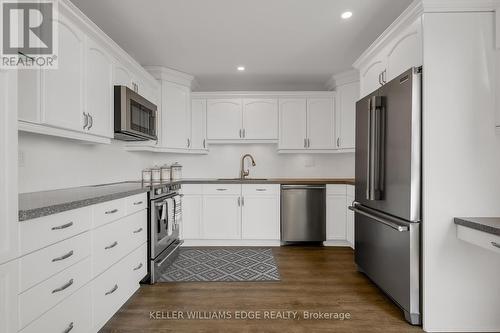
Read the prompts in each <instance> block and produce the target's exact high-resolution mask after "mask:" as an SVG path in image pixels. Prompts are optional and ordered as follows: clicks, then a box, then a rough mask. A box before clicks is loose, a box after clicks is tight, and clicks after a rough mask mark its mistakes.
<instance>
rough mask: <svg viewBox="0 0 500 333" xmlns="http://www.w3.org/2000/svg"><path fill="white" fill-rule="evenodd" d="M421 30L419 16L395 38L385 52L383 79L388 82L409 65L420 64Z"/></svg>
mask: <svg viewBox="0 0 500 333" xmlns="http://www.w3.org/2000/svg"><path fill="white" fill-rule="evenodd" d="M421 30H422V29H421V19H420V18H419V19H417V20H416V21H415V22H414V23H413V24H412V25H410V26H409V27H408V28H407V29H406V30H404V31H403V32H402V33H400V34H399V36H397V37H396V38H395V40H394V42H393V44H392V47H391V48H390V49H389V52H388V54H387V59H386V66H387V74H386V77H385V81H387V82H389V81H390V80H392V79H394V78H395V77H397V76H399V75H400V74H402V73H403V72H405V71H407V70H408V69H410V68H411V67H415V66H421V65H422V34H421Z"/></svg>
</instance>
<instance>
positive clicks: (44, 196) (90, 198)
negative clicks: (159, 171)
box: [19, 178, 354, 222]
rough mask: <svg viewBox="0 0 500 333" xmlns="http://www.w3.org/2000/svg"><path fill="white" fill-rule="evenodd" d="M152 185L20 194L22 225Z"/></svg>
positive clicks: (313, 181)
mask: <svg viewBox="0 0 500 333" xmlns="http://www.w3.org/2000/svg"><path fill="white" fill-rule="evenodd" d="M173 183H181V184H347V185H354V179H352V178H269V179H257V178H248V179H245V180H241V179H237V178H228V179H215V178H188V179H183V180H181V181H177V182H170V183H164V184H173ZM150 189H151V185H150V184H143V183H141V182H140V181H128V182H120V183H113V184H102V185H93V186H81V187H73V188H67V189H60V190H51V191H41V192H32V193H21V194H19V221H20V222H22V221H26V220H31V219H34V218H38V217H43V216H47V215H52V214H57V213H61V212H64V211H68V210H72V209H77V208H81V207H85V206H90V205H95V204H98V203H101V202H106V201H111V200H116V199H120V198H124V197H128V196H131V195H134V194H139V193H145V192H148V191H149V190H150Z"/></svg>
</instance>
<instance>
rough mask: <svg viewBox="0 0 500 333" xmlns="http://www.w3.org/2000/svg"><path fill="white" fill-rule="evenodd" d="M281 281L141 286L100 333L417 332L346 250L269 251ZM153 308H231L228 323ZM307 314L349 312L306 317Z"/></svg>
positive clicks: (304, 248)
mask: <svg viewBox="0 0 500 333" xmlns="http://www.w3.org/2000/svg"><path fill="white" fill-rule="evenodd" d="M273 253H274V255H275V258H276V260H277V262H278V265H279V271H280V274H281V281H280V282H237V283H236V282H180V283H163V284H157V285H154V286H141V288H140V289H139V290H138V291H137V293H136V294H135V295H134V296H133V297H132V298H131V299H130V300H129V301H128V302H127V303H126V304H125V305H124V306H123V307H122V309H121V310H120V311H119V312H118V313H117V314H115V316H114V317H113V318H112V319H111V320H110V321H109V322H108V323H107V324H106V326H105V327H104V328H103V329H102V330H101V332H127V333H128V332H148V333H153V332H155V333H163V332H363V333H365V332H380V333H387V332H394V333H405V332H422V329H421V328H420V327H413V326H410V325H408V324H407V323H406V322H405V321H404V319H403V315H402V313H401V311H400V310H399V309H398V308H397V307H396V306H395V305H394V304H392V303H391V302H390V301H389V300H388V299H387V298H386V296H385V295H384V294H383V293H382V292H381V291H380V290H379V289H377V288H376V287H375V286H374V285H373V284H372V283H371V282H370V281H369V280H368V279H367V278H366V277H365V276H364V275H362V274H360V273H358V272H357V271H356V269H355V265H354V259H353V251H352V250H351V249H349V248H333V247H323V248H313V247H280V248H273ZM150 311H163V312H164V314H163V315H167V314H168V313H167V311H183V315H184V317H186V316H187V312H189V311H206V312H208V313H211V312H213V311H230V312H231V314H232V318H231V319H225V320H224V319H220V320H215V319H210V320H207V319H200V320H189V319H151V318H150ZM236 311H247V312H248V311H260V313H261V315H262V316H263V315H264V311H298V316H299V317H300V319H299V320H286V319H276V320H270V319H267V320H263V319H261V320H258V319H255V320H240V319H235V318H234V316H235V315H236ZM304 311H309V312H318V311H322V312H327V313H349V314H350V317H351V318H350V319H345V320H333V319H330V320H329V319H323V320H305V319H304V318H303V316H304Z"/></svg>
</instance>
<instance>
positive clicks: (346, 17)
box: [340, 12, 352, 20]
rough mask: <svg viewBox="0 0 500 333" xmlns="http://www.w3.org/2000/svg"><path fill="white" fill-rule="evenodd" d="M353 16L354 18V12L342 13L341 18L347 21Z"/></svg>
mask: <svg viewBox="0 0 500 333" xmlns="http://www.w3.org/2000/svg"><path fill="white" fill-rule="evenodd" d="M351 16H352V12H344V13H342V15H340V17H342V18H343V19H344V20H347V19H348V18H350V17H351Z"/></svg>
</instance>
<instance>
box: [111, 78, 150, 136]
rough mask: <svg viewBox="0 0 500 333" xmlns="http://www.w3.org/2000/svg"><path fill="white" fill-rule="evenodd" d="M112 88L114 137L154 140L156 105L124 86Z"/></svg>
mask: <svg viewBox="0 0 500 333" xmlns="http://www.w3.org/2000/svg"><path fill="white" fill-rule="evenodd" d="M114 90H115V91H114V107H115V112H114V113H115V122H114V125H115V139H118V140H124V141H145V140H156V138H157V136H156V112H157V107H156V105H155V104H153V103H151V102H150V101H148V100H147V99H145V98H144V97H142V96H141V95H139V94H138V93H137V92H135V91H133V90H132V89H130V88H128V87H126V86H115V89H114Z"/></svg>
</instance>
